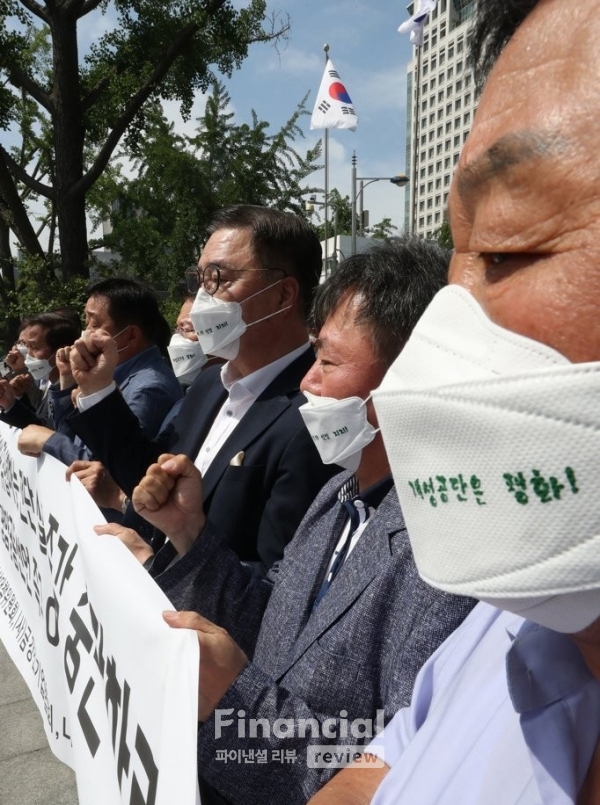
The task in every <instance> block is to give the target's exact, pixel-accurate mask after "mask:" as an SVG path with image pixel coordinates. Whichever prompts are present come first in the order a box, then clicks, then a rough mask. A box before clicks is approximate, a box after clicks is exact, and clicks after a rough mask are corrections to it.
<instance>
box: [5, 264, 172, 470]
mask: <svg viewBox="0 0 600 805" xmlns="http://www.w3.org/2000/svg"><path fill="white" fill-rule="evenodd" d="M85 322H86V330H88V331H92V332H93V331H95V330H99V329H102V330H103V331H104V332H106V333H108V334H109V335H110V337H112V338H113V339H114V341H115V345H116V351H117V363H116V366H115V368H114V372H113V377H112V378H111V379H112V380H113V383H114V386H118V388H119V392H120V394H121V395H122V397H123V400H124V401H125V403H126V404H127V405H128V407H129V409H130V410H131V412H132V414H133V415H134V416H135V418H136V419H137V421H138V422H139V426H140V428H141V429H142V431H143V432H144V433H146V434H147V435H148V436H149V437H152V436H154V435H156V433H158V430H159V429H160V426H161V423H162V422H163V420H164V418H165V416H166V415H167V414H168V412H169V411H170V409H171V407H172V406H173V405H174V403H175V402H176V401H177V400H178V399H179V398H180V397H181V389H180V387H179V384H178V383H177V380H176V378H175V376H174V374H173V372H172V370H171V368H170V367H169V366H168V365H167V363H166V361H165V360H164V358H163V356H162V354H161V353H162V352H164V351H165V349H166V344H167V343H168V341H169V336H170V328H169V325H168V324H167V322H166V321H165V319H164V317H163V316H162V314H161V312H160V309H159V307H158V301H157V299H156V296H155V294H154V293H153V292H152V291H151V290H150V289H149V288H147V287H146V286H144V285H143V284H142V283H140V282H138V281H137V280H133V279H129V278H127V277H111V278H109V279H104V280H100V281H99V282H97V283H95V284H94V285H92V286H91V287H90V288H89V290H88V299H87V302H86V306H85ZM79 336H80V333H79V332H77V333H76V334H75V336H74V338H73V340H72V341H71V344H72V343H73V342H74V341H75V339H76V338H78V337H79ZM71 344H68V345H67V344H64V345H62V349H61V350H59V351H58V354H57V359H58V362H59V368H60V369H61V377H60V388H58V387H57V388H54V389H52V390H51V392H50V402H51V406H52V409H53V422H52V423H51V425H50V427H51V428H52V430H54V431H57V432H54V433H53V432H51V431H49V430H47V429H44V428H40V427H38V426H35V425H33V426H31V427H30V428H27V429H26V430H25V431H24V432H23V433H22V434H21V436H20V439H19V449H20V450H21V451H22V452H24V453H28V454H31V455H39V453H40V452H44V453H49V454H50V455H51V456H54V457H55V458H57V459H58V460H59V461H62V462H63V463H64V464H67V465H70V464H71V463H72V462H73V461H76V460H86V461H87V460H90V459H92V458H94V456H93V455H92V452H91V451H90V450H89V449H88V448H87V447H86V446H85V445H84V444H83V443H82V442H81V440H79V439H77V438H76V437H75V434H74V433H73V432H72V430H71V429H70V426H69V424H68V422H67V421H66V417H67V416H68V414H69V413H70V412H71V411H72V410H73V405H72V401H71V396H72V392H73V390H74V388H75V382H74V380H73V377H72V375H71V373H70V367H69V362H68V356H69V352H70V346H71ZM59 431H60V432H59Z"/></svg>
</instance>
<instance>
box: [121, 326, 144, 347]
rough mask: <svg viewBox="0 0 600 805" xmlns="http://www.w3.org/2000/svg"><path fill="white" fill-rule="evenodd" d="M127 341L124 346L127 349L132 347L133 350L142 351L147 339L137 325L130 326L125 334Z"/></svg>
mask: <svg viewBox="0 0 600 805" xmlns="http://www.w3.org/2000/svg"><path fill="white" fill-rule="evenodd" d="M126 337H127V341H126V344H127V346H128V347H132V348H133V349H136V350H140V349H142V348H143V347H144V346H145V345H146V343H147V339H146V337H145V335H144V333H143V332H142V331H141V329H140V328H139V327H138V326H137V324H130V325H129V330H128V331H127V334H126Z"/></svg>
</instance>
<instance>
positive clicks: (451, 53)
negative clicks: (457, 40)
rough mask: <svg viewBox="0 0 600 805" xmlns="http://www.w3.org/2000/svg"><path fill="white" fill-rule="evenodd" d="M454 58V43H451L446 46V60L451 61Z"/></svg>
mask: <svg viewBox="0 0 600 805" xmlns="http://www.w3.org/2000/svg"><path fill="white" fill-rule="evenodd" d="M453 56H454V42H451V43H450V44H449V45H448V58H449V59H451V58H452V57H453Z"/></svg>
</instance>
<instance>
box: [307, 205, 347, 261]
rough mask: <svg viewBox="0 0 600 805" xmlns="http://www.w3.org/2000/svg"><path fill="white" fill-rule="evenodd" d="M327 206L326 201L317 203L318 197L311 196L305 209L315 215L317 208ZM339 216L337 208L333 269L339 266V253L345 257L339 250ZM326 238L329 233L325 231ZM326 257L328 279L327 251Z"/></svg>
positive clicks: (334, 228) (334, 222) (335, 213)
mask: <svg viewBox="0 0 600 805" xmlns="http://www.w3.org/2000/svg"><path fill="white" fill-rule="evenodd" d="M326 206H327V205H326V204H325V202H324V201H317V197H316V196H315V195H312V196H309V199H308V201H305V202H304V209H305V210H306V212H308V213H313V212H314V209H315V207H326ZM338 214H339V210H338V208H337V207H336V208H335V210H334V217H333V267H334V268H335V267H336V266H337V264H338V256H337V255H338V252H340V254H341V255H342V258H343V257H344V255H343V253H342V252H341V251H340V249H338V229H339V225H338ZM325 237H327V231H325ZM326 255H327V256H326V257H325V259H324V261H323V262H324V265H325V277H327V276H328V274H329V255H328V254H327V251H326Z"/></svg>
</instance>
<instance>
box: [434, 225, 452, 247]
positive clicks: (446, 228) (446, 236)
mask: <svg viewBox="0 0 600 805" xmlns="http://www.w3.org/2000/svg"><path fill="white" fill-rule="evenodd" d="M434 239H435V240H437V242H438V243H439V244H440V246H443V247H444V248H445V249H453V248H454V241H453V240H452V230H451V229H450V224H449V223H448V221H444V222H443V223H442V225H441V226H440V228H439V229H438V230H436V232H435V235H434Z"/></svg>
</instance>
